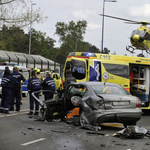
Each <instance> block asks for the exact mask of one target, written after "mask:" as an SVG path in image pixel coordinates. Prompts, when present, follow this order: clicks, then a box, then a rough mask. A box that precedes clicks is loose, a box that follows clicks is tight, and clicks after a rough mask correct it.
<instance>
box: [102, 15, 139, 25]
mask: <svg viewBox="0 0 150 150" xmlns="http://www.w3.org/2000/svg"><path fill="white" fill-rule="evenodd" d="M99 15H101V16H105V17H109V18H114V19H119V20H124V21H129V22H135V23H136V22H139V21H134V20H129V19H124V18H119V17H114V16H109V15H103V14H99Z"/></svg>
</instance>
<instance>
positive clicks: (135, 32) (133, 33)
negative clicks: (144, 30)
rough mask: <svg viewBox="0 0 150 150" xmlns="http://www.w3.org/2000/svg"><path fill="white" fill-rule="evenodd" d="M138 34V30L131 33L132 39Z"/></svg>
mask: <svg viewBox="0 0 150 150" xmlns="http://www.w3.org/2000/svg"><path fill="white" fill-rule="evenodd" d="M137 33H138V30H134V31H133V32H132V33H131V36H130V37H131V38H132V36H133V35H135V34H137Z"/></svg>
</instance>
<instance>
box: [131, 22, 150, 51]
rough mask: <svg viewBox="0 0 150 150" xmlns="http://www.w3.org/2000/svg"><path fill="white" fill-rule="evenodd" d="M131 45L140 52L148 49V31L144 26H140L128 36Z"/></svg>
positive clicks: (149, 36)
mask: <svg viewBox="0 0 150 150" xmlns="http://www.w3.org/2000/svg"><path fill="white" fill-rule="evenodd" d="M130 42H131V44H132V45H133V46H134V47H135V48H136V49H140V50H149V49H150V30H149V29H147V26H146V25H141V26H140V28H138V29H137V30H134V31H133V32H132V33H131V36H130Z"/></svg>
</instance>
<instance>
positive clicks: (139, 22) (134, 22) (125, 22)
mask: <svg viewBox="0 0 150 150" xmlns="http://www.w3.org/2000/svg"><path fill="white" fill-rule="evenodd" d="M124 23H128V24H142V23H141V22H124Z"/></svg>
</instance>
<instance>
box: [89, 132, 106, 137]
mask: <svg viewBox="0 0 150 150" xmlns="http://www.w3.org/2000/svg"><path fill="white" fill-rule="evenodd" d="M86 133H87V134H97V135H103V136H108V134H105V133H100V132H91V131H90V132H86Z"/></svg>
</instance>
